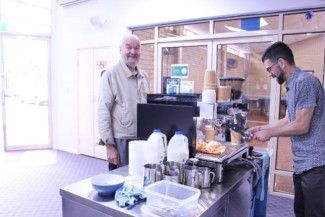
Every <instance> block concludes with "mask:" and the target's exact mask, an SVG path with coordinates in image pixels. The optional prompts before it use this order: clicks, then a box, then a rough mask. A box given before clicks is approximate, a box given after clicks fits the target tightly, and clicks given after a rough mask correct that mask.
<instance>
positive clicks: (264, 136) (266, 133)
mask: <svg viewBox="0 0 325 217" xmlns="http://www.w3.org/2000/svg"><path fill="white" fill-rule="evenodd" d="M271 137H272V135H271V133H270V130H260V131H256V132H254V133H253V139H257V140H259V141H262V142H266V141H268V140H270V138H271Z"/></svg>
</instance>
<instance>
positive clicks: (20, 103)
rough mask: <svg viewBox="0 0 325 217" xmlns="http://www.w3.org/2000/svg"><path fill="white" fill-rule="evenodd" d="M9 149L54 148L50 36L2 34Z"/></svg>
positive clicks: (4, 121) (5, 129) (4, 128)
mask: <svg viewBox="0 0 325 217" xmlns="http://www.w3.org/2000/svg"><path fill="white" fill-rule="evenodd" d="M1 63H2V64H1V93H2V94H1V100H2V107H1V109H2V132H3V134H2V136H3V144H4V150H5V151H12V150H30V149H43V148H50V147H51V144H50V136H49V135H50V134H49V126H50V121H49V120H50V119H49V117H50V116H49V94H48V93H49V91H48V90H49V86H48V83H49V82H48V79H49V77H48V75H49V39H48V38H42V37H25V36H9V35H6V36H2V37H1Z"/></svg>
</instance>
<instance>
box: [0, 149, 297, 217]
mask: <svg viewBox="0 0 325 217" xmlns="http://www.w3.org/2000/svg"><path fill="white" fill-rule="evenodd" d="M105 171H107V165H106V162H105V161H103V160H99V159H95V158H91V157H86V156H83V155H75V154H69V153H66V152H61V151H50V150H43V151H27V152H10V153H1V152H0V217H61V216H62V209H61V197H60V195H59V189H60V187H63V186H66V185H68V184H71V183H74V182H76V181H79V180H82V179H85V178H88V177H91V176H93V175H96V174H98V173H102V172H105ZM280 216H281V217H293V216H294V215H293V211H292V200H291V199H287V198H282V197H276V196H270V195H269V197H268V209H267V217H280Z"/></svg>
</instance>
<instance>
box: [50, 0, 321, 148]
mask: <svg viewBox="0 0 325 217" xmlns="http://www.w3.org/2000/svg"><path fill="white" fill-rule="evenodd" d="M52 2H53V30H52V41H51V74H52V77H51V89H52V98H51V100H52V104H51V111H52V142H53V146H54V148H57V149H61V150H66V151H69V152H75V153H77V152H78V151H77V150H78V147H77V144H78V136H77V133H78V132H77V123H78V121H77V98H78V97H77V49H78V48H85V47H96V46H111V47H112V51H113V53H112V58H113V62H115V61H116V60H117V59H118V58H119V49H118V46H119V43H120V38H121V37H122V36H123V35H124V34H125V33H126V31H127V27H128V26H134V25H143V24H151V23H159V22H167V21H177V20H184V19H192V18H204V17H211V16H224V15H227V14H228V15H229V14H230V15H233V14H242V13H245V14H246V13H255V12H266V11H274V10H286V9H298V8H308V7H324V6H325V1H322V0H295V1H291V0H287V1H278V0H273V1H261V0H248V1H242V0H227V1H226V0H223V1H222V0H203V1H202V0H160V1H158V0H136V1H135V0H119V1H116V0H89V1H86V2H84V3H81V4H79V5H75V6H69V7H62V6H59V5H57V3H56V2H57V1H56V0H52ZM92 17H98V18H99V21H102V22H103V23H104V25H102V26H94V25H92V24H91V23H90V18H92ZM104 21H107V22H106V23H105V22H104Z"/></svg>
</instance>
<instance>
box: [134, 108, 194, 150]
mask: <svg viewBox="0 0 325 217" xmlns="http://www.w3.org/2000/svg"><path fill="white" fill-rule="evenodd" d="M137 109H138V111H137V137H138V138H139V139H148V137H149V136H150V134H151V133H152V132H153V129H155V128H159V129H160V130H161V132H163V133H164V134H165V135H166V137H167V140H168V141H169V140H170V139H171V137H172V136H173V135H174V134H175V131H176V130H181V131H183V133H184V135H185V136H186V137H187V138H188V141H189V151H190V156H193V150H192V147H193V140H194V139H195V126H194V121H193V118H194V117H195V116H196V107H194V106H185V105H164V104H138V108H137Z"/></svg>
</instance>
